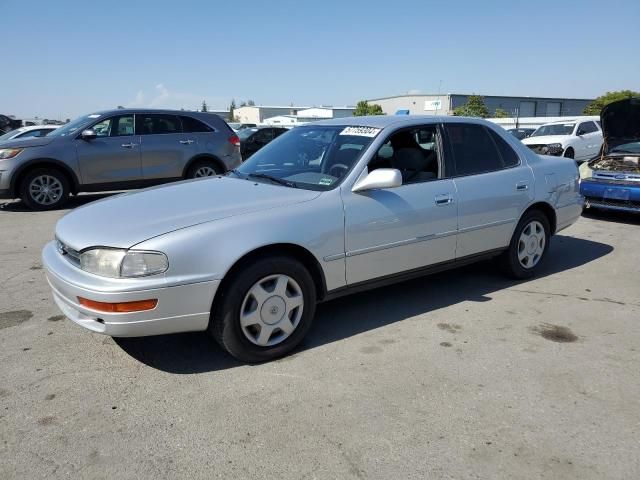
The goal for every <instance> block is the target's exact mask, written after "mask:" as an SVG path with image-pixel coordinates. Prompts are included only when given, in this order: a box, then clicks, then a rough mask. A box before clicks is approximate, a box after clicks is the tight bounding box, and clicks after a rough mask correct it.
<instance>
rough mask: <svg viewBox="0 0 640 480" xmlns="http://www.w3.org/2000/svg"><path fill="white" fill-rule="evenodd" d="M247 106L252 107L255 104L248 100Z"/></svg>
mask: <svg viewBox="0 0 640 480" xmlns="http://www.w3.org/2000/svg"><path fill="white" fill-rule="evenodd" d="M247 105H249V106H250V107H254V106H255V105H256V102H254V101H253V100H248V101H247Z"/></svg>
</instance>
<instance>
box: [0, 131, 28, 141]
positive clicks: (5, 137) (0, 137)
mask: <svg viewBox="0 0 640 480" xmlns="http://www.w3.org/2000/svg"><path fill="white" fill-rule="evenodd" d="M23 131H24V130H23V129H22V128H18V129H17V130H11V131H9V132H7V133H5V134H4V135H0V142H3V141H5V140H9V139H10V138H11V137H13V136H14V135H18V134H19V133H20V132H23Z"/></svg>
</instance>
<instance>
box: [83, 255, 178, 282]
mask: <svg viewBox="0 0 640 480" xmlns="http://www.w3.org/2000/svg"><path fill="white" fill-rule="evenodd" d="M80 268H81V269H82V270H84V271H85V272H89V273H93V274H94V275H100V276H102V277H111V278H121V277H124V278H129V277H144V276H147V275H155V274H158V273H163V272H166V271H167V269H168V268H169V261H168V260H167V256H166V255H165V254H164V253H160V252H142V251H135V250H120V249H115V248H93V249H91V250H86V251H84V252H82V253H81V254H80Z"/></svg>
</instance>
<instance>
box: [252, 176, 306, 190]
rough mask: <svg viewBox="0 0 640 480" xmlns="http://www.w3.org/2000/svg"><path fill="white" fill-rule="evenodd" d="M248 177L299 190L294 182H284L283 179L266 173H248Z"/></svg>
mask: <svg viewBox="0 0 640 480" xmlns="http://www.w3.org/2000/svg"><path fill="white" fill-rule="evenodd" d="M247 177H251V178H264V179H265V180H270V181H272V182H273V183H277V184H278V185H284V186H285V187H291V188H298V185H296V184H295V183H294V182H289V181H287V180H283V179H282V178H278V177H272V176H271V175H267V174H266V173H248V174H247Z"/></svg>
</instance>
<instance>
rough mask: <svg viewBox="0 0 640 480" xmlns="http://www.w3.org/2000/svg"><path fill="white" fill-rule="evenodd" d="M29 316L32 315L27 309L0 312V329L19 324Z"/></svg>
mask: <svg viewBox="0 0 640 480" xmlns="http://www.w3.org/2000/svg"><path fill="white" fill-rule="evenodd" d="M31 317H33V313H32V312H30V311H29V310H14V311H12V312H3V313H0V330H2V329H3V328H9V327H15V326H16V325H20V324H21V323H22V322H26V321H27V320H29V319H30V318H31Z"/></svg>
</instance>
